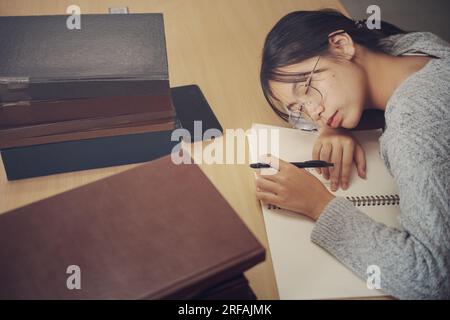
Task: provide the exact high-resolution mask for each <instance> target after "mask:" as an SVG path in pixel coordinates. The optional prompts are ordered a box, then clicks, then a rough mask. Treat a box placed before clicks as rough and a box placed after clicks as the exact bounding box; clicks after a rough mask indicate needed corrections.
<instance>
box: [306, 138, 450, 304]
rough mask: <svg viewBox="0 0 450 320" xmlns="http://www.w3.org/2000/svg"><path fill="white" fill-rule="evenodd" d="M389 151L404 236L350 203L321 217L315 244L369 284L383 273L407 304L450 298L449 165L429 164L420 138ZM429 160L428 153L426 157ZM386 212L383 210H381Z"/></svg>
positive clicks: (340, 201) (333, 206)
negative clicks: (373, 273)
mask: <svg viewBox="0 0 450 320" xmlns="http://www.w3.org/2000/svg"><path fill="white" fill-rule="evenodd" d="M398 139H399V140H398V141H399V143H398V144H397V145H396V146H395V147H394V146H392V147H391V148H389V158H390V159H391V161H390V163H391V171H392V172H393V174H394V176H395V179H396V181H397V184H398V186H399V191H400V199H401V201H400V210H401V219H402V227H403V231H399V230H396V229H393V228H389V227H386V226H385V225H383V224H379V223H377V222H375V221H373V220H372V219H370V218H369V217H368V216H366V215H365V214H364V213H362V212H361V211H359V210H358V209H357V208H355V207H354V206H353V205H352V204H351V203H350V202H349V201H347V200H346V199H344V198H335V199H333V200H332V201H331V202H330V203H329V204H328V206H327V207H326V209H325V210H324V212H323V213H322V214H321V215H320V217H319V219H318V220H317V223H316V225H315V227H314V229H313V232H312V234H311V240H312V241H313V242H314V243H316V244H318V245H320V246H321V247H323V248H324V249H325V250H327V251H328V252H330V253H331V254H332V255H334V256H335V257H336V258H337V259H338V260H340V261H341V262H342V263H344V264H345V265H346V266H347V267H348V268H350V269H351V270H353V271H354V272H355V273H357V274H358V275H359V276H360V277H361V278H363V279H367V277H368V274H367V267H368V266H370V265H376V266H378V267H379V268H380V270H381V288H382V289H383V290H384V291H385V292H387V293H388V294H391V295H393V296H396V297H398V298H402V299H449V298H450V218H449V210H450V208H449V199H450V194H449V193H450V185H449V178H448V172H449V171H450V166H449V165H448V163H447V161H441V162H440V163H430V162H429V161H423V159H422V157H423V156H421V153H422V152H424V153H427V152H432V150H422V149H424V148H426V146H418V145H417V144H416V142H415V139H414V137H412V136H408V137H404V138H403V139H402V138H400V137H399V138H398ZM422 154H423V153H422ZM380 210H382V207H380Z"/></svg>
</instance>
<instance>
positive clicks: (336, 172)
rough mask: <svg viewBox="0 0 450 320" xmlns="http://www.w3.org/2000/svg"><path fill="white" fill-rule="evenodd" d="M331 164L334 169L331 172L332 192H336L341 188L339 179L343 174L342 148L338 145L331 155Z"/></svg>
mask: <svg viewBox="0 0 450 320" xmlns="http://www.w3.org/2000/svg"><path fill="white" fill-rule="evenodd" d="M331 163H333V164H334V167H333V168H332V169H331V170H330V178H331V191H336V190H337V189H338V187H339V177H340V174H341V163H342V146H340V145H336V146H334V147H333V151H332V153H331Z"/></svg>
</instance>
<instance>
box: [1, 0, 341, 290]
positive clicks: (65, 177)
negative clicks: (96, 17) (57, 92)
mask: <svg viewBox="0 0 450 320" xmlns="http://www.w3.org/2000/svg"><path fill="white" fill-rule="evenodd" d="M75 3H76V4H77V5H79V6H80V7H81V10H82V13H107V12H108V7H112V6H117V7H120V6H124V4H126V5H127V6H128V8H129V10H130V13H144V12H163V13H164V19H165V28H166V38H167V48H168V58H169V69H170V82H171V86H180V85H185V84H192V83H196V84H198V85H199V86H200V87H201V89H202V91H203V92H204V94H205V96H206V98H207V99H208V101H209V103H210V104H211V106H212V108H213V110H214V112H215V114H216V115H217V117H218V119H219V121H220V122H221V124H222V125H223V127H224V128H242V129H244V130H246V129H248V128H250V126H251V124H252V123H253V122H260V123H267V124H273V125H280V126H283V125H284V123H283V122H282V121H281V120H280V119H278V118H277V116H275V115H274V114H273V112H272V111H271V109H270V108H269V106H268V105H267V103H266V102H265V100H264V97H263V95H262V92H261V89H260V86H259V66H260V59H261V51H262V45H263V42H264V38H265V36H266V35H267V33H268V32H269V30H270V29H271V28H272V26H273V25H274V24H275V23H276V22H277V21H278V20H279V19H280V18H281V17H282V16H284V15H285V14H287V13H289V12H291V11H296V10H313V9H319V8H326V7H328V8H337V9H340V10H343V8H342V6H341V4H340V3H339V1H337V0H317V1H316V0H97V1H95V0H77V1H72V0H68V1H66V0H58V1H56V0H15V1H10V0H0V15H44V14H66V8H67V7H68V6H69V5H71V4H75ZM135 166H136V165H128V166H122V167H114V168H105V169H98V170H90V171H83V172H76V173H67V174H59V175H54V176H49V177H41V178H34V179H27V180H22V181H14V182H8V181H7V180H6V176H5V172H4V168H3V165H2V166H1V168H0V213H3V212H6V211H8V210H11V209H14V208H17V207H20V206H23V205H26V204H29V203H31V202H34V201H37V200H40V199H43V198H46V197H49V196H52V195H55V194H58V193H61V192H63V191H66V190H70V189H73V188H75V187H78V186H81V185H84V184H86V183H89V182H92V181H95V180H98V179H101V178H104V177H107V176H110V175H113V174H116V173H119V172H122V171H124V170H127V169H130V168H132V167H135ZM201 168H202V170H203V171H204V172H205V173H206V175H207V176H208V177H209V178H210V179H211V180H212V182H213V183H214V185H215V186H216V187H217V188H218V189H219V190H220V192H221V193H222V195H223V196H224V197H225V198H226V199H227V200H228V201H229V203H230V204H231V205H232V207H233V208H234V209H235V210H236V211H237V213H238V214H239V215H240V217H241V218H242V219H243V221H244V222H245V223H246V224H247V225H248V226H249V228H250V229H251V230H252V231H253V232H254V234H255V235H256V236H257V238H258V239H259V240H260V241H261V243H262V244H263V245H264V246H265V247H266V248H268V243H267V238H266V233H265V228H264V222H263V219H262V214H261V209H260V206H259V203H258V202H257V200H256V198H255V196H254V182H253V176H252V172H251V170H250V169H249V168H247V166H245V165H211V166H208V165H201ZM247 276H248V278H249V279H250V284H251V286H252V288H253V289H254V291H255V293H256V294H257V296H258V298H260V299H276V298H278V293H277V289H276V284H275V278H274V273H273V269H272V262H271V257H270V253H269V252H268V257H267V260H266V262H264V263H262V264H260V265H258V266H257V267H255V268H253V269H251V270H250V271H248V272H247Z"/></svg>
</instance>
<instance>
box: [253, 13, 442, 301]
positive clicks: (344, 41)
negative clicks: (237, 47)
mask: <svg viewBox="0 0 450 320" xmlns="http://www.w3.org/2000/svg"><path fill="white" fill-rule="evenodd" d="M261 85H262V88H263V92H264V94H265V96H266V99H267V101H268V102H269V104H270V105H271V107H272V108H273V110H274V111H275V112H276V113H277V114H278V115H279V116H280V117H282V118H283V119H285V120H286V121H289V122H290V123H291V124H293V125H294V126H295V127H298V128H302V127H303V128H311V125H312V124H313V125H315V126H316V127H317V128H318V130H319V135H318V139H317V142H316V145H315V147H314V150H313V158H315V159H321V160H326V161H330V162H333V163H334V164H335V167H334V169H333V170H330V172H328V170H323V172H322V174H323V175H324V176H325V177H326V178H328V177H329V178H330V179H331V182H332V187H331V189H332V190H336V189H337V188H339V187H341V188H343V189H346V188H347V187H348V178H349V174H350V171H351V167H352V164H353V163H355V165H356V168H357V172H358V174H359V176H360V177H362V178H364V177H365V159H364V151H363V149H362V147H361V146H360V145H359V144H358V142H357V141H356V140H355V139H354V138H353V136H352V135H351V133H350V132H349V130H351V129H353V128H355V127H357V126H358V125H359V124H360V121H361V118H362V115H363V113H364V112H365V110H368V109H375V110H376V109H377V110H381V111H382V112H384V116H385V123H386V125H385V128H384V132H383V135H382V137H381V139H380V150H381V155H382V158H383V160H384V162H385V164H386V166H387V168H388V169H389V170H390V172H391V174H392V175H393V177H394V178H395V180H396V183H397V186H398V189H399V195H400V199H401V200H400V208H401V222H402V229H403V230H402V231H400V230H397V229H393V228H389V227H387V226H384V225H382V224H379V223H377V222H375V221H373V220H372V219H370V218H369V217H368V216H366V215H365V214H363V213H362V212H361V211H359V210H358V209H357V208H356V207H354V206H353V205H352V203H351V202H349V201H347V200H346V199H345V198H340V197H334V196H333V195H332V194H331V193H330V192H329V191H328V190H327V189H326V188H325V187H324V186H323V185H322V184H321V183H320V182H319V181H318V180H317V179H316V178H315V177H314V176H313V175H311V174H309V173H308V172H306V171H304V170H301V169H298V168H296V167H294V166H292V165H290V164H288V163H286V162H283V161H281V160H280V162H279V168H278V169H279V171H278V173H277V174H276V175H273V176H271V175H259V177H258V179H257V190H256V194H257V197H258V198H259V199H261V200H262V201H263V202H266V203H271V204H274V205H277V206H279V207H282V208H285V209H289V210H292V211H294V212H298V213H299V214H302V215H305V216H307V217H309V218H311V219H313V220H315V221H316V224H315V227H314V229H313V232H312V234H311V240H312V241H313V242H314V243H316V244H318V245H319V246H321V247H323V248H324V249H325V250H327V251H328V252H330V253H331V254H332V255H334V256H335V257H336V258H337V259H338V260H340V261H341V262H342V263H344V264H345V265H346V266H347V267H348V268H350V269H351V270H353V271H354V272H356V273H357V274H358V275H359V276H360V277H362V278H363V279H366V278H367V276H368V275H367V274H366V272H367V267H368V266H369V265H377V266H378V267H379V268H380V270H381V287H382V289H383V290H384V291H385V292H386V293H388V294H391V295H393V296H395V297H398V298H403V299H411V298H412V299H413V298H430V299H433V298H438V299H439V298H444V299H445V298H447V299H448V298H450V274H449V272H450V212H449V211H450V210H449V207H450V205H449V203H450V183H449V181H450V178H449V177H450V47H449V45H448V44H447V43H446V42H444V41H443V40H441V39H439V38H438V37H437V36H435V35H433V34H431V33H419V32H414V33H404V32H402V31H401V30H399V29H397V28H395V27H394V26H392V25H389V24H386V23H382V30H370V29H369V28H368V27H367V26H366V24H365V23H363V22H355V21H353V20H351V19H349V18H347V17H345V16H344V15H342V14H341V13H339V12H336V11H332V10H324V11H301V12H294V13H291V14H289V15H287V16H285V17H284V18H283V19H281V20H280V21H279V22H278V23H277V24H276V25H275V27H274V28H273V29H272V30H271V32H270V33H269V35H268V36H267V39H266V42H265V45H264V51H263V58H262V67H261ZM268 160H269V161H271V158H270V157H269V159H268ZM272 160H273V159H272Z"/></svg>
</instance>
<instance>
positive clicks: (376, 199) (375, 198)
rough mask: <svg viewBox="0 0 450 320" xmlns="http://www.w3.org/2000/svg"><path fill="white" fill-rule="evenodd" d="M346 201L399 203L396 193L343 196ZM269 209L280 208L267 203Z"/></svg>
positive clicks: (357, 203)
mask: <svg viewBox="0 0 450 320" xmlns="http://www.w3.org/2000/svg"><path fill="white" fill-rule="evenodd" d="M345 198H346V199H347V200H348V201H350V202H351V203H353V205H354V206H355V207H373V206H394V205H399V204H400V197H399V196H398V195H396V194H395V195H390V196H389V195H386V196H360V197H345ZM267 207H268V209H269V210H280V209H281V208H280V207H277V206H275V205H273V204H269V205H267Z"/></svg>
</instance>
